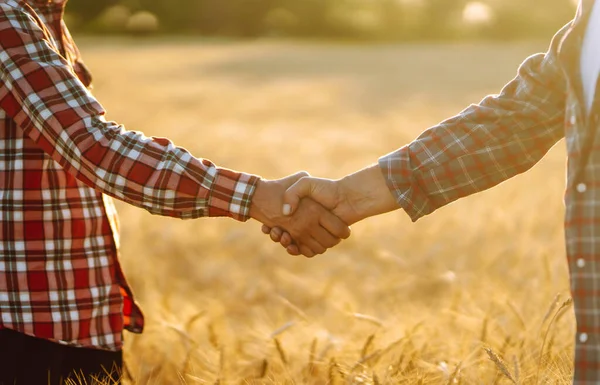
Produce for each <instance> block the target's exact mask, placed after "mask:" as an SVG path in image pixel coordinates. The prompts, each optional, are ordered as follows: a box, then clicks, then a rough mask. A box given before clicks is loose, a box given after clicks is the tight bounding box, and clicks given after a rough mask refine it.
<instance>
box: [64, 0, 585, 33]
mask: <svg viewBox="0 0 600 385" xmlns="http://www.w3.org/2000/svg"><path fill="white" fill-rule="evenodd" d="M575 3H576V1H574V0H544V1H543V2H541V1H540V0H485V1H483V0H482V1H469V0H302V1H298V0H228V1H222V0H169V1H165V0H102V1H93V2H90V1H86V0H71V1H70V4H69V7H68V11H69V15H68V22H69V25H70V27H71V29H72V30H78V31H84V32H89V33H98V34H108V33H110V34H122V33H134V34H140V33H141V34H148V33H160V34H198V35H203V36H221V37H236V38H256V37H292V38H330V39H331V38H335V39H356V40H370V41H382V40H383V41H390V40H391V41H406V40H433V39H435V40H439V39H443V40H456V39H487V38H490V39H502V40H506V39H517V38H531V37H541V36H547V35H548V34H549V33H551V32H553V31H555V30H557V29H558V28H559V27H560V26H561V25H563V24H564V23H565V22H566V21H568V20H569V19H570V18H571V16H572V15H573V10H574V8H575ZM541 4H543V6H540V5H541Z"/></svg>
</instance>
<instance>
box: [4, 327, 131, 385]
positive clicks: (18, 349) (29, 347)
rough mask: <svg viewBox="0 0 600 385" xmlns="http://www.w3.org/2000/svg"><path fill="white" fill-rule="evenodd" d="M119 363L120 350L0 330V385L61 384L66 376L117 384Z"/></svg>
mask: <svg viewBox="0 0 600 385" xmlns="http://www.w3.org/2000/svg"><path fill="white" fill-rule="evenodd" d="M122 366H123V355H122V352H108V351H103V350H94V349H84V348H74V347H70V346H64V345H59V344H57V343H54V342H50V341H47V340H43V339H39V338H34V337H30V336H27V335H25V334H21V333H17V332H15V331H12V330H9V329H2V330H0V385H13V384H14V385H38V384H39V385H47V384H48V385H62V384H63V383H64V382H65V381H67V379H72V380H73V381H74V383H76V384H79V383H81V384H91V383H94V382H93V381H94V380H95V379H99V380H100V381H105V382H106V383H108V384H111V385H112V384H120V382H119V378H120V375H119V373H121V369H122ZM111 381H112V382H111ZM105 382H101V383H105Z"/></svg>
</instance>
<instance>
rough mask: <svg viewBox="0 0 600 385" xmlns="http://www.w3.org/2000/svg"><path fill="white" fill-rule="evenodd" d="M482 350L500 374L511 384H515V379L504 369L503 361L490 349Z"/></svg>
mask: <svg viewBox="0 0 600 385" xmlns="http://www.w3.org/2000/svg"><path fill="white" fill-rule="evenodd" d="M484 350H485V351H486V353H487V355H488V357H489V358H490V360H491V361H492V362H493V363H494V364H496V367H497V368H498V369H499V370H500V372H502V374H504V376H505V377H506V378H508V379H509V380H511V381H512V383H513V384H516V383H517V382H516V381H515V378H514V377H513V375H512V374H511V373H510V370H508V368H507V367H506V364H505V363H504V361H503V360H502V359H501V358H500V357H499V356H498V355H497V354H496V353H495V352H494V351H493V350H492V349H491V348H484Z"/></svg>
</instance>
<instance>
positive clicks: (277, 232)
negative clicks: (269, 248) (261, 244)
mask: <svg viewBox="0 0 600 385" xmlns="http://www.w3.org/2000/svg"><path fill="white" fill-rule="evenodd" d="M270 235H271V240H272V241H273V242H277V243H279V241H280V240H281V236H282V235H283V230H282V229H280V228H279V227H273V228H272V229H271V233H270Z"/></svg>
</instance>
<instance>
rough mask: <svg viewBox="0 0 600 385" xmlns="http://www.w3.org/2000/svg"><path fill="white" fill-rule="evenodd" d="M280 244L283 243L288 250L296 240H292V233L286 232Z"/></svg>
mask: <svg viewBox="0 0 600 385" xmlns="http://www.w3.org/2000/svg"><path fill="white" fill-rule="evenodd" d="M279 243H281V246H283V247H286V248H287V247H289V246H292V245H293V244H294V240H293V239H292V236H291V235H290V233H288V232H284V233H283V235H282V236H281V240H280V241H279Z"/></svg>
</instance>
